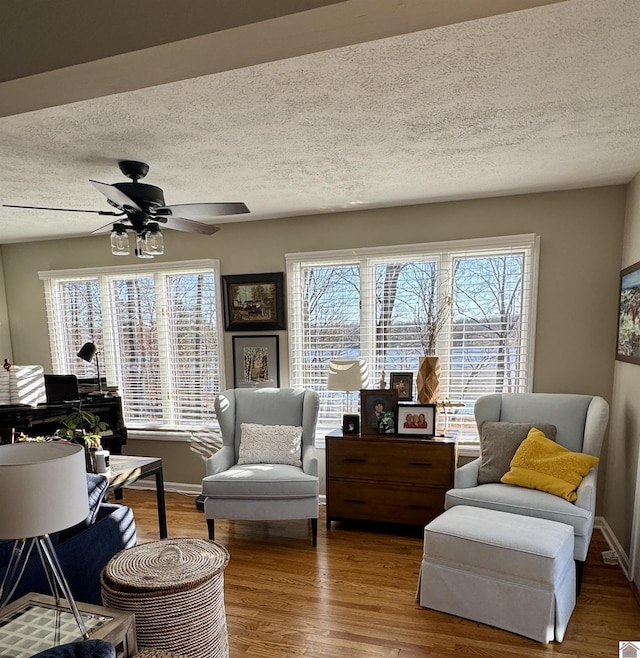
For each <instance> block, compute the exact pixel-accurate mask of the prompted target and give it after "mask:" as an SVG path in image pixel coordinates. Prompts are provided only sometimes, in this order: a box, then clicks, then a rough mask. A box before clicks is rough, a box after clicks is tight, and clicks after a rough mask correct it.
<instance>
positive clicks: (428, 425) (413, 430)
mask: <svg viewBox="0 0 640 658" xmlns="http://www.w3.org/2000/svg"><path fill="white" fill-rule="evenodd" d="M435 433H436V405H435V404H411V403H409V402H399V403H398V436H424V437H427V438H430V437H433V436H435Z"/></svg>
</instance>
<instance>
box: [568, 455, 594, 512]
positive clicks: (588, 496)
mask: <svg viewBox="0 0 640 658" xmlns="http://www.w3.org/2000/svg"><path fill="white" fill-rule="evenodd" d="M597 481H598V468H597V467H594V468H592V469H591V470H590V471H589V472H588V473H587V474H586V475H585V476H584V477H583V478H582V482H581V483H580V485H579V486H578V489H577V490H576V493H577V495H578V497H577V498H576V500H575V502H574V505H575V506H576V507H579V508H580V509H584V510H587V512H591V514H592V515H594V514H595V512H596V485H597Z"/></svg>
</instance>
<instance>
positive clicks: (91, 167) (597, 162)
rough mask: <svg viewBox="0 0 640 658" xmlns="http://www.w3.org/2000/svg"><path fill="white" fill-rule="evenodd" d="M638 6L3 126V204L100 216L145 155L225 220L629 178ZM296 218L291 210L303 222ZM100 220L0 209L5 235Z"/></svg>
mask: <svg viewBox="0 0 640 658" xmlns="http://www.w3.org/2000/svg"><path fill="white" fill-rule="evenodd" d="M639 37H640V2H638V1H637V0H570V1H569V2H560V3H558V4H552V5H548V6H545V7H539V8H535V9H530V10H525V11H519V12H514V13H509V14H504V15H500V16H494V17H490V18H483V19H480V20H474V21H469V22H464V23H459V24H456V25H451V26H445V27H438V28H434V29H430V30H425V31H421V32H416V33H412V34H407V35H402V36H396V37H391V38H387V39H381V40H378V41H373V42H368V43H362V44H358V45H353V46H346V47H343V48H339V49H336V50H329V51H325V52H319V53H314V54H309V55H304V56H300V57H296V58H292V59H286V60H281V61H275V62H270V63H265V64H259V65H256V66H252V67H248V68H242V69H237V70H234V71H227V72H222V73H217V74H214V75H208V76H203V77H199V78H195V79H191V80H184V81H180V82H173V83H169V84H164V85H161V86H156V87H151V88H147V89H141V90H138V91H131V92H127V93H121V94H115V95H111V96H105V97H103V98H96V99H91V100H87V101H82V102H77V103H73V104H69V105H64V106H59V107H52V108H47V109H42V110H38V111H34V112H28V113H25V114H19V115H15V116H7V117H4V118H1V119H0V159H1V162H2V171H0V203H11V204H26V205H44V206H55V207H69V208H87V209H95V210H108V209H109V207H108V206H107V204H106V201H105V200H104V198H103V197H102V196H101V195H100V194H99V193H98V192H96V190H95V189H94V188H93V187H92V186H91V185H90V184H89V182H88V180H89V179H95V180H99V181H102V182H106V183H114V182H117V181H121V180H124V179H123V177H122V175H121V174H120V171H119V169H118V167H117V161H118V160H120V159H125V158H129V159H138V160H143V161H146V162H148V163H149V164H150V166H151V169H150V172H149V175H148V176H147V178H146V179H145V182H147V183H151V184H154V185H158V186H160V187H161V188H163V190H164V193H165V199H166V201H167V203H170V204H176V203H189V202H208V201H244V202H245V203H246V204H247V205H248V206H249V208H250V209H251V211H252V212H251V214H250V215H248V216H241V217H230V218H219V219H217V220H216V221H215V222H212V223H215V224H218V225H222V224H224V223H225V222H227V221H239V220H241V221H246V220H259V219H266V218H271V217H284V216H294V215H301V216H304V215H309V214H316V213H327V212H335V211H342V210H352V209H360V208H368V207H380V206H396V205H406V204H415V203H425V202H432V201H441V200H450V199H464V198H473V197H483V196H494V195H505V194H515V193H522V192H538V191H543V190H558V189H568V188H579V187H589V186H597V185H606V184H613V183H626V182H628V181H629V180H630V179H631V178H632V177H633V176H634V175H635V174H636V173H637V172H638V170H640V48H639V47H638V46H639ZM301 221H304V220H303V219H301ZM105 223H106V220H105V218H103V217H99V216H97V215H90V214H87V215H83V214H71V213H59V212H43V211H27V210H14V209H9V208H0V243H9V242H19V241H25V240H34V239H44V238H62V237H65V236H71V235H84V234H87V233H89V232H90V231H92V230H94V229H96V228H98V227H99V226H102V225H103V224H105Z"/></svg>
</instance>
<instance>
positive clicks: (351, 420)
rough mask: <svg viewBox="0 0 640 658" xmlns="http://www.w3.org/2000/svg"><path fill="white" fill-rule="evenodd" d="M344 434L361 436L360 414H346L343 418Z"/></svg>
mask: <svg viewBox="0 0 640 658" xmlns="http://www.w3.org/2000/svg"><path fill="white" fill-rule="evenodd" d="M342 433H343V434H345V435H346V434H360V416H358V414H344V416H342Z"/></svg>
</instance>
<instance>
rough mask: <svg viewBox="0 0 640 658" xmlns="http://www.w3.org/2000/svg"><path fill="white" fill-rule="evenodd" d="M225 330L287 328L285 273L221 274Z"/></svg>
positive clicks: (272, 329)
mask: <svg viewBox="0 0 640 658" xmlns="http://www.w3.org/2000/svg"><path fill="white" fill-rule="evenodd" d="M222 294H223V298H224V328H225V331H274V330H281V329H285V328H286V326H285V313H284V273H283V272H267V273H265V274H229V275H225V276H223V277H222Z"/></svg>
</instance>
